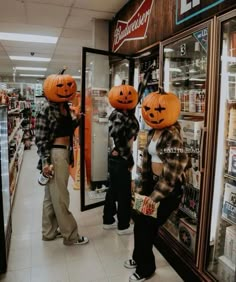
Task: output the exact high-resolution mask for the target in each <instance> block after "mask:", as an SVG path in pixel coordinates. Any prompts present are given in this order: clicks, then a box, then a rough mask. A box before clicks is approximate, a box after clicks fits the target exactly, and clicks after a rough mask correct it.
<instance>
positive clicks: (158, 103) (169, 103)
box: [142, 92, 180, 129]
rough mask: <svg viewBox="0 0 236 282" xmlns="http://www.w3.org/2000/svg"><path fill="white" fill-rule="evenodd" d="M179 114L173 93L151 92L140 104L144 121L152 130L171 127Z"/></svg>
mask: <svg viewBox="0 0 236 282" xmlns="http://www.w3.org/2000/svg"><path fill="white" fill-rule="evenodd" d="M179 114H180V101H179V99H178V98H177V96H176V95H175V94H173V93H159V92H153V93H150V94H148V95H147V96H146V97H145V98H144V100H143V103H142V116H143V118H144V121H145V122H146V123H147V124H148V125H149V126H150V127H152V128H157V129H162V128H165V127H168V126H171V125H173V124H174V123H175V122H176V121H177V119H178V116H179Z"/></svg>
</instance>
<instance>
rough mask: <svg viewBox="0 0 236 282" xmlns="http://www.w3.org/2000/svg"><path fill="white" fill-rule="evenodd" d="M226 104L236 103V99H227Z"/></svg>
mask: <svg viewBox="0 0 236 282" xmlns="http://www.w3.org/2000/svg"><path fill="white" fill-rule="evenodd" d="M227 102H228V104H236V100H227Z"/></svg>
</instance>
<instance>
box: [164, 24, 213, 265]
mask: <svg viewBox="0 0 236 282" xmlns="http://www.w3.org/2000/svg"><path fill="white" fill-rule="evenodd" d="M208 33H209V27H208V24H203V25H201V26H198V27H196V28H194V29H192V30H189V31H188V32H185V33H184V34H183V35H182V36H176V37H175V38H172V39H170V40H168V41H166V42H163V46H162V53H163V66H164V71H163V79H162V81H163V85H164V90H165V91H166V92H172V93H174V94H176V95H177V96H178V97H179V100H180V102H181V114H180V116H179V119H178V121H179V123H180V126H181V134H182V137H183V142H184V150H185V151H186V152H187V153H188V154H189V156H190V159H191V165H192V167H191V168H190V169H188V171H187V172H186V178H187V179H186V180H187V183H186V185H185V189H184V195H183V198H182V202H181V203H180V207H179V209H178V210H177V211H175V212H173V213H172V215H171V216H170V217H169V219H168V220H167V222H166V224H165V225H164V228H163V229H162V231H163V232H165V233H164V235H163V236H164V237H165V236H166V235H170V236H171V237H172V239H175V240H172V241H173V245H175V246H177V248H178V253H180V252H181V254H183V255H184V256H186V258H188V261H189V262H190V263H191V262H194V261H195V257H196V244H197V234H198V227H199V218H200V215H199V206H200V197H201V191H202V189H203V188H202V187H201V186H202V185H201V178H202V177H203V169H202V168H201V162H202V159H203V158H204V157H203V155H202V149H201V147H202V143H203V141H202V138H203V127H204V118H205V100H206V95H207V80H208V79H207V64H208V46H209V44H208V43H209V36H208ZM166 233H168V234H166Z"/></svg>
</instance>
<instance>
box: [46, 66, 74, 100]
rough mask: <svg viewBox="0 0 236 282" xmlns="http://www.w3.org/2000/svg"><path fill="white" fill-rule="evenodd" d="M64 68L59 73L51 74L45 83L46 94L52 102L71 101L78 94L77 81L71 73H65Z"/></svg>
mask: <svg viewBox="0 0 236 282" xmlns="http://www.w3.org/2000/svg"><path fill="white" fill-rule="evenodd" d="M65 70H66V69H65V68H64V69H63V70H62V71H61V72H60V73H59V74H51V75H49V76H48V77H47V78H46V79H45V81H44V84H43V90H44V95H45V96H46V97H47V98H48V100H49V101H52V102H58V103H60V102H66V101H70V100H72V99H73V98H74V96H75V95H76V89H77V86H76V82H75V80H74V78H73V77H72V76H70V75H69V74H64V71H65Z"/></svg>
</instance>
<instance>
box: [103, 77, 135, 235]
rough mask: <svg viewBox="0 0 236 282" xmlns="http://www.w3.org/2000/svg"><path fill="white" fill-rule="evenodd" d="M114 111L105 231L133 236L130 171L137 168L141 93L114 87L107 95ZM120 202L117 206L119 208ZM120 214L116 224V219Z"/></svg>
mask: <svg viewBox="0 0 236 282" xmlns="http://www.w3.org/2000/svg"><path fill="white" fill-rule="evenodd" d="M108 99H109V102H110V104H111V106H112V107H114V108H115V110H113V111H112V113H111V114H110V116H109V135H110V137H111V143H112V145H111V147H112V149H111V153H110V154H109V165H108V166H109V189H108V191H107V193H106V199H105V204H104V210H103V228H104V229H113V228H118V230H117V233H118V234H119V235H127V234H130V233H133V226H132V225H130V219H131V170H132V167H133V165H134V160H133V155H132V144H133V141H134V140H135V139H136V137H137V134H138V131H139V123H138V121H137V119H136V117H135V115H134V111H135V107H136V105H137V103H138V93H137V92H136V90H135V89H134V87H132V86H130V85H125V82H123V84H122V85H120V86H115V87H113V88H112V89H111V90H110V92H109V95H108ZM116 203H117V206H116ZM116 214H117V221H118V222H116V220H115V218H114V216H115V215H116Z"/></svg>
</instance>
